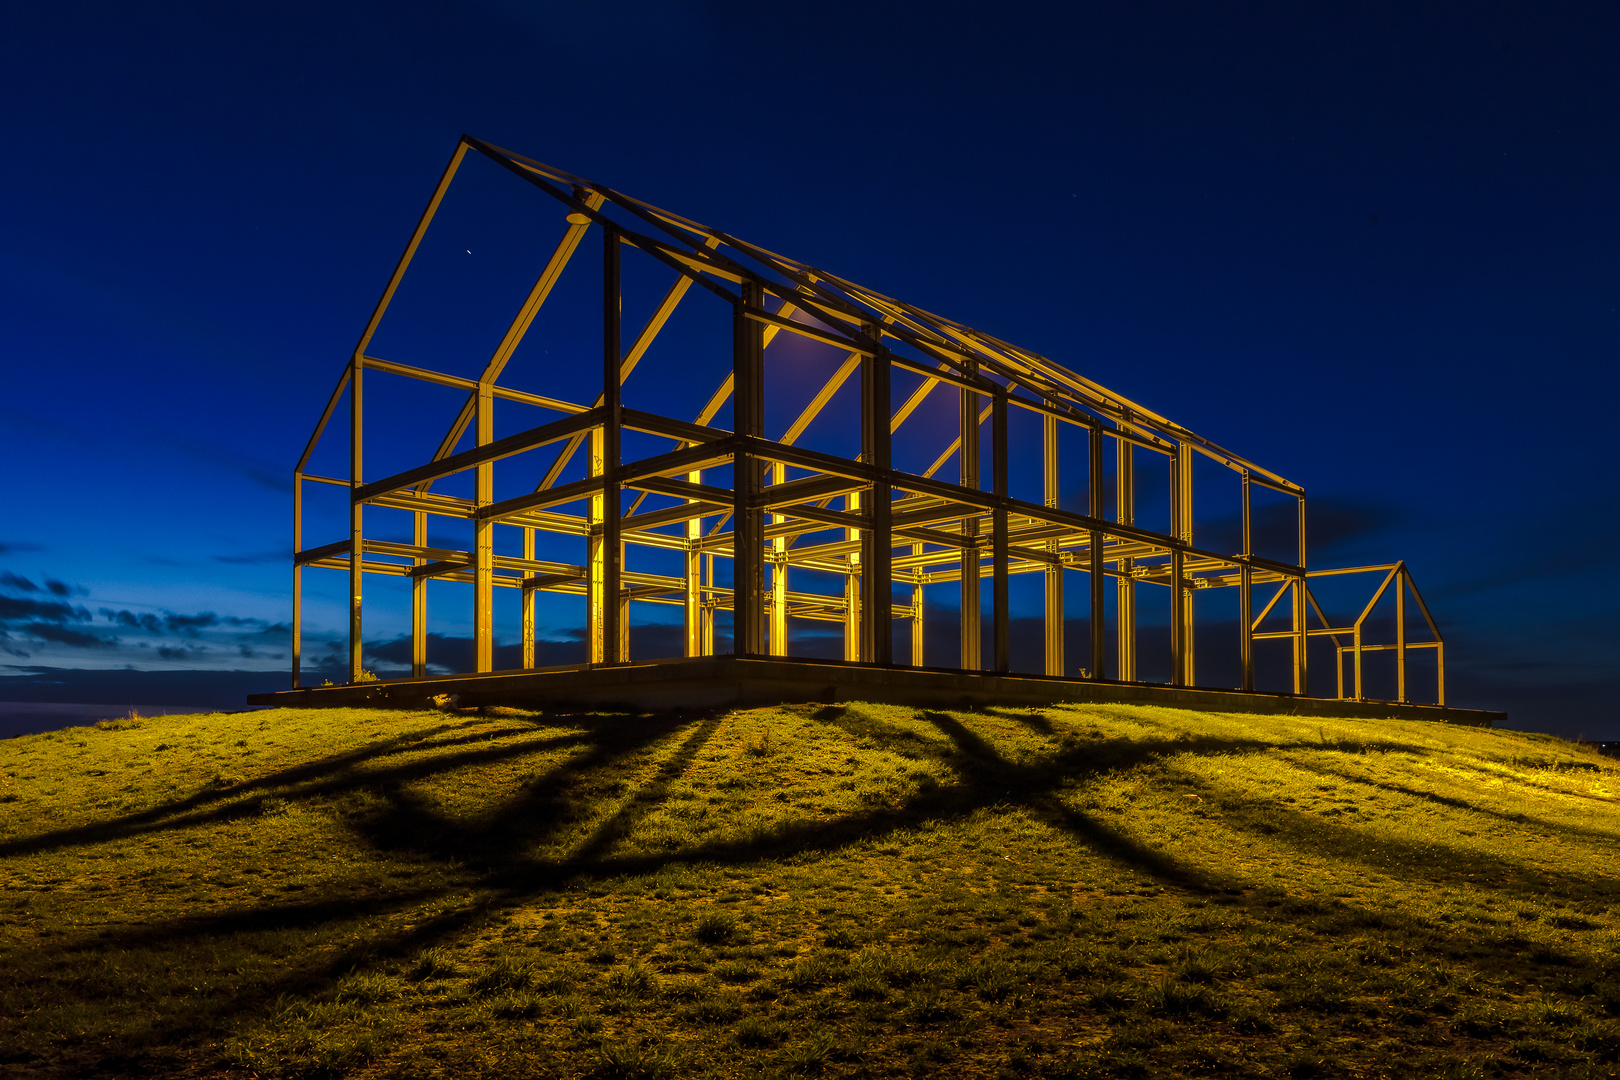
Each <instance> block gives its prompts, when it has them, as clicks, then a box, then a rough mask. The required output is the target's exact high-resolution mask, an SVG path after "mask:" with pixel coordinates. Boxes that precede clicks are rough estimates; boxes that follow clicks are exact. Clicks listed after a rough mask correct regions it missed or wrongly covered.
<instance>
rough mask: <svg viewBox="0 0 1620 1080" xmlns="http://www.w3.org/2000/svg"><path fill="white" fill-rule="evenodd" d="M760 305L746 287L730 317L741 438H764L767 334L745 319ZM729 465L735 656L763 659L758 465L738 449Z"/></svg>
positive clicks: (760, 298)
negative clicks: (749, 312)
mask: <svg viewBox="0 0 1620 1080" xmlns="http://www.w3.org/2000/svg"><path fill="white" fill-rule="evenodd" d="M764 303H765V290H764V288H763V287H762V286H761V285H760V283H759V282H757V281H754V280H752V279H750V280H747V281H744V282H743V284H742V296H741V298H740V299H739V300H738V303H737V305H736V306H735V308H733V310H732V316H731V374H732V403H731V408H732V414H733V417H734V419H733V427H734V428H735V429H736V433H737V434H738V435H739V436H743V437H753V438H759V437H760V436H762V435H763V434H764V427H765V425H764V415H765V386H764V380H765V334H764V329H765V328H764V326H763V324H761V323H757V322H755V321H754V320H753V319H750V318H748V316H747V314H746V313H745V312H746V309H747V308H750V307H752V308H761V307H763V306H764ZM732 462H733V464H732V473H733V476H732V492H733V499H734V502H733V505H732V527H731V528H732V531H731V540H732V588H733V601H732V605H733V612H734V618H733V620H732V626H733V633H734V635H735V637H734V642H735V643H734V645H733V650H734V651H735V652H736V654H737V655H738V656H761V655H764V653H765V619H764V615H765V596H764V584H765V583H764V577H765V542H764V532H765V530H764V528H763V525H764V515H763V513H762V512H761V511H760V510H759V508H758V507H757V505H756V500H757V497H758V494H759V490H760V480H761V477H760V461H759V459H758V458H756V457H754V456H753V455H752V454H750V453H749V452H748V449H747V447H746V446H744V445H739V446H738V448H737V452H736V455H735V457H734V458H733V459H732Z"/></svg>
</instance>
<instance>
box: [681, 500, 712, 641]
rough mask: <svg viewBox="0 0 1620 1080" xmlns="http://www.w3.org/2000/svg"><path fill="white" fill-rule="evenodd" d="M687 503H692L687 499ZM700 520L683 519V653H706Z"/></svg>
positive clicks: (701, 520)
mask: <svg viewBox="0 0 1620 1080" xmlns="http://www.w3.org/2000/svg"><path fill="white" fill-rule="evenodd" d="M686 479H687V481H688V482H689V483H693V484H701V483H703V474H702V473H701V472H690V473H687V474H686ZM686 501H687V502H689V503H690V502H695V501H696V500H695V499H688V500H686ZM702 542H703V519H702V518H688V519H687V522H686V551H685V553H684V554H685V556H686V561H685V566H684V571H685V578H684V584H685V590H686V591H685V603H684V604H683V613H684V616H685V631H686V635H685V636H686V655H687V656H706V655H708V653H707V651H706V650H705V649H704V647H703V548H702Z"/></svg>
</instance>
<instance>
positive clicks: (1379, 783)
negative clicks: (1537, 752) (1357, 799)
mask: <svg viewBox="0 0 1620 1080" xmlns="http://www.w3.org/2000/svg"><path fill="white" fill-rule="evenodd" d="M1294 764H1295V765H1297V766H1298V767H1299V768H1302V769H1305V770H1307V771H1308V772H1313V773H1316V774H1317V775H1319V776H1331V777H1333V778H1334V779H1336V780H1343V781H1345V782H1347V783H1352V784H1360V785H1362V786H1365V787H1371V788H1377V789H1378V790H1379V791H1388V792H1392V793H1394V794H1396V795H1404V796H1406V797H1407V798H1409V799H1417V800H1420V801H1422V802H1432V803H1435V804H1437V805H1440V806H1445V807H1449V808H1451V809H1453V810H1463V811H1466V812H1468V813H1470V814H1478V815H1480V816H1481V817H1488V818H1494V819H1496V820H1497V821H1500V822H1503V823H1504V824H1508V825H1516V826H1524V825H1530V826H1534V827H1536V828H1541V829H1546V830H1548V831H1550V832H1561V833H1568V834H1571V835H1574V836H1583V837H1587V838H1589V839H1592V840H1597V841H1599V842H1601V843H1604V844H1613V843H1614V842H1615V841H1616V840H1620V832H1616V831H1614V830H1612V829H1590V828H1586V827H1584V826H1581V825H1572V824H1569V823H1567V822H1562V821H1549V820H1547V819H1546V818H1543V817H1535V816H1534V815H1531V814H1524V813H1518V814H1510V813H1507V812H1505V811H1502V810H1492V809H1491V808H1489V807H1486V806H1479V805H1476V804H1474V803H1471V802H1469V801H1468V800H1467V799H1459V798H1456V797H1455V796H1451V795H1441V794H1440V793H1439V792H1437V791H1424V790H1422V789H1420V788H1412V787H1407V786H1406V785H1404V784H1396V783H1392V782H1390V781H1388V780H1379V779H1375V778H1373V777H1370V776H1364V775H1358V774H1356V773H1353V772H1350V771H1348V770H1344V769H1335V768H1333V767H1331V766H1328V765H1323V764H1321V763H1320V762H1311V761H1295V762H1294ZM1486 775H1489V774H1486ZM1492 779H1502V778H1501V777H1492ZM1522 786H1523V787H1524V789H1525V790H1526V791H1531V792H1536V793H1539V794H1551V795H1553V796H1554V797H1563V796H1565V795H1573V796H1577V797H1579V793H1578V792H1562V791H1559V792H1548V791H1546V790H1545V789H1543V788H1538V787H1535V786H1533V785H1530V784H1525V785H1522ZM1586 798H1594V799H1595V798H1596V797H1595V796H1586ZM1597 801H1600V802H1604V803H1610V802H1612V800H1610V799H1598V800H1597Z"/></svg>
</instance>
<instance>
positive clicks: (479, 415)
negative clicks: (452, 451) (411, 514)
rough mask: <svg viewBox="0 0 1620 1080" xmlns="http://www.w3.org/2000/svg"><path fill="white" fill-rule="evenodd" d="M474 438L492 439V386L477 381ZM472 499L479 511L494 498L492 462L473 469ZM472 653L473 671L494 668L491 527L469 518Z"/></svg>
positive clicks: (486, 441) (481, 442) (484, 441)
mask: <svg viewBox="0 0 1620 1080" xmlns="http://www.w3.org/2000/svg"><path fill="white" fill-rule="evenodd" d="M473 423H474V424H475V425H476V432H475V434H476V438H475V441H476V443H477V445H479V446H488V445H489V444H490V443H491V442H493V441H494V440H495V386H494V384H493V383H491V382H485V381H483V380H480V381H479V383H478V403H477V407H476V411H475V412H474V414H473ZM474 488H475V493H474V496H473V499H474V502H475V503H476V504H477V506H478V509H480V510H482V509H483V508H484V507H486V506H488V505H489V504H490V503H492V502H494V501H495V463H494V462H491V461H486V462H483V463H482V464H480V465H479V466H478V467H477V469H476V470H475V480H474ZM473 653H474V659H475V665H474V670H475V671H481V672H482V671H493V670H495V526H494V524H493V523H492V522H490V521H488V520H486V519H484V518H482V517H478V518H474V519H473Z"/></svg>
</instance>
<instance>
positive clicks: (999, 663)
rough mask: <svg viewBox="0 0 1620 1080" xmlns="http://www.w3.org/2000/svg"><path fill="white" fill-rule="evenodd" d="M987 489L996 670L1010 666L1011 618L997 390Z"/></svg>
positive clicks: (1002, 408) (1003, 440) (1003, 418)
mask: <svg viewBox="0 0 1620 1080" xmlns="http://www.w3.org/2000/svg"><path fill="white" fill-rule="evenodd" d="M990 446H991V453H992V455H993V456H992V457H991V460H990V490H991V491H992V492H993V493H994V494H995V496H996V500H997V505H996V508H995V510H994V511H993V512H992V513H991V516H990V597H991V612H990V623H991V625H990V631H991V633H990V642H991V647H992V649H993V655H992V665H993V667H994V668H995V670H996V671H998V672H1007V671H1011V670H1012V634H1011V618H1010V612H1009V610H1008V609H1009V607H1010V601H1011V594H1010V590H1009V585H1010V584H1011V582H1010V580H1009V579H1010V578H1011V576H1012V575H1011V574H1010V573H1009V567H1008V559H1007V554H1008V553H1007V526H1008V522H1007V505H1006V503H1005V502H1004V501H1003V500H1005V499H1006V498H1007V395H1006V393H1005V392H1004V391H1000V390H998V391H997V392H996V393H995V394H994V395H993V396H992V397H991V398H990Z"/></svg>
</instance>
